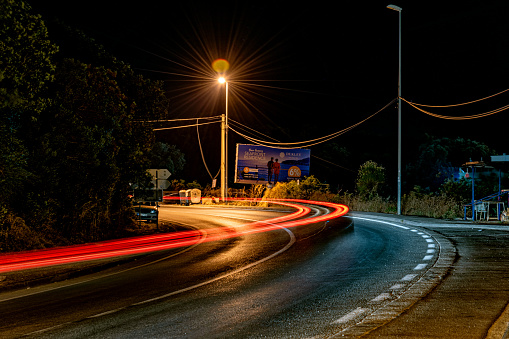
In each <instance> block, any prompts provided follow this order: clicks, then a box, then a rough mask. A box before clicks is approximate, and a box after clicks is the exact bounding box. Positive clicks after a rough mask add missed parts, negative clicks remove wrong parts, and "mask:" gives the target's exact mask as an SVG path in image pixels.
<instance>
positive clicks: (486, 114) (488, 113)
mask: <svg viewBox="0 0 509 339" xmlns="http://www.w3.org/2000/svg"><path fill="white" fill-rule="evenodd" d="M401 100H403V101H404V102H406V103H407V104H409V105H410V106H412V107H413V108H415V109H417V110H419V111H421V112H422V113H425V114H427V115H430V116H432V117H435V118H439V119H446V120H472V119H479V118H485V117H487V116H490V115H493V114H497V113H500V112H503V111H505V110H506V109H509V105H506V106H503V107H500V108H496V109H494V110H492V111H488V112H484V113H479V114H473V115H464V116H458V117H455V116H448V115H441V114H436V113H431V112H428V111H426V110H424V109H422V108H420V107H417V105H416V104H414V103H412V102H410V101H408V100H406V99H404V98H401ZM434 107H437V106H434Z"/></svg>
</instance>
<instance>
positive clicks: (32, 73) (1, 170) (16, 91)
mask: <svg viewBox="0 0 509 339" xmlns="http://www.w3.org/2000/svg"><path fill="white" fill-rule="evenodd" d="M30 10H31V8H30V6H29V5H28V4H26V3H25V2H24V1H19V0H4V1H2V2H1V4H0V37H1V40H0V65H1V67H0V205H3V206H10V208H12V207H13V206H17V205H18V204H19V203H20V202H22V201H23V200H24V199H22V197H21V196H22V194H21V192H23V188H24V185H25V183H26V181H27V180H28V179H30V178H31V173H30V171H29V164H28V161H29V154H28V150H27V148H26V146H27V143H28V142H29V140H30V138H29V137H30V131H31V130H32V126H33V124H34V123H36V122H37V121H38V119H39V118H40V117H39V114H40V112H41V109H42V107H43V105H44V103H45V102H46V100H44V99H43V98H42V97H41V96H40V94H41V93H42V91H43V90H44V89H45V87H46V85H47V83H48V82H50V81H51V80H52V79H53V75H54V69H55V65H54V63H53V61H52V58H53V55H54V54H55V53H56V52H57V50H58V48H57V47H56V46H55V45H54V44H53V43H51V41H50V40H49V39H48V31H47V29H46V26H45V24H44V22H43V21H42V19H41V17H40V15H35V14H32V13H31V12H30ZM15 201H16V202H15Z"/></svg>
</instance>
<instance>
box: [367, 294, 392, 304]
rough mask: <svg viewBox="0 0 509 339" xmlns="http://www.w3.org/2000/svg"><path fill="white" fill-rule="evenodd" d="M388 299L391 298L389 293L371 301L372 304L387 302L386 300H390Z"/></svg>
mask: <svg viewBox="0 0 509 339" xmlns="http://www.w3.org/2000/svg"><path fill="white" fill-rule="evenodd" d="M390 298H391V294H390V293H381V294H380V295H378V296H377V297H376V298H374V299H371V301H372V302H380V301H384V300H387V299H390Z"/></svg>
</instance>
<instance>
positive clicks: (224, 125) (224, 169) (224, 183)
mask: <svg viewBox="0 0 509 339" xmlns="http://www.w3.org/2000/svg"><path fill="white" fill-rule="evenodd" d="M217 81H218V82H219V83H220V84H225V86H226V87H225V89H226V107H225V114H222V115H221V200H223V202H226V199H227V198H228V81H226V79H225V78H224V77H220V78H219V79H217Z"/></svg>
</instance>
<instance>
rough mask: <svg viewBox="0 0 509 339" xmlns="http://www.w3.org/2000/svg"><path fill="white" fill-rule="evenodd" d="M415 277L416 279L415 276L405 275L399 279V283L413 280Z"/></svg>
mask: <svg viewBox="0 0 509 339" xmlns="http://www.w3.org/2000/svg"><path fill="white" fill-rule="evenodd" d="M415 277H417V274H407V275H405V276H404V277H403V278H401V281H411V280H414V278H415Z"/></svg>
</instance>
